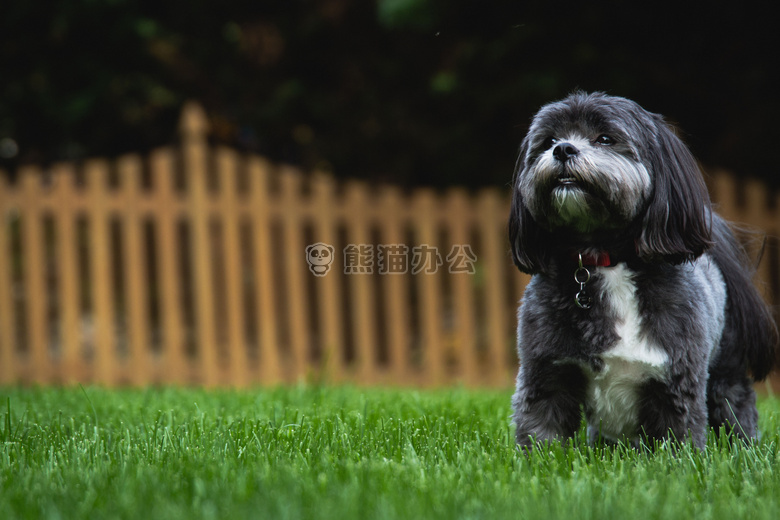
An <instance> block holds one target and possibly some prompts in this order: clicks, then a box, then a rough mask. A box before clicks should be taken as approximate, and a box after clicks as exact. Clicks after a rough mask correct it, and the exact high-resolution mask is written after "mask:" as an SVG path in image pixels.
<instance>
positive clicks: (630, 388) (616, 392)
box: [587, 264, 668, 440]
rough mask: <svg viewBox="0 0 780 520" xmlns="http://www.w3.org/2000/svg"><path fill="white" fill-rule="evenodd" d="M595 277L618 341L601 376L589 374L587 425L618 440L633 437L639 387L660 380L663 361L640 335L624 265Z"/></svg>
mask: <svg viewBox="0 0 780 520" xmlns="http://www.w3.org/2000/svg"><path fill="white" fill-rule="evenodd" d="M600 273H601V275H602V279H603V281H604V293H605V297H606V298H605V300H606V302H607V304H608V305H609V306H610V308H611V310H612V312H613V313H614V315H615V317H616V321H615V329H616V332H617V334H618V336H619V337H620V339H619V340H618V342H617V343H616V344H615V345H614V346H613V347H612V348H610V349H609V350H608V351H606V352H604V353H603V354H602V355H601V359H602V361H603V362H604V364H603V368H602V369H601V370H599V371H597V372H596V371H591V370H588V375H589V379H590V381H589V385H588V397H587V399H588V408H589V410H590V417H589V422H590V426H591V427H592V428H596V429H597V430H598V431H599V433H601V435H603V436H604V437H608V438H611V439H616V440H617V439H620V438H622V437H624V436H628V437H633V436H634V435H635V433H636V428H637V423H638V416H637V401H638V399H639V387H640V385H641V384H642V383H644V382H645V381H647V379H649V378H651V377H661V376H662V375H663V373H664V370H665V367H666V364H667V363H668V356H667V355H666V352H664V351H663V349H661V348H660V346H658V345H656V344H654V343H653V341H652V340H651V339H650V338H648V337H647V336H646V335H645V334H644V333H643V328H642V318H641V316H640V314H639V305H638V300H637V296H636V285H635V284H634V281H633V278H632V276H633V273H632V272H631V271H630V270H629V269H628V268H627V267H626V265H625V264H618V265H616V266H615V267H611V268H603V269H600Z"/></svg>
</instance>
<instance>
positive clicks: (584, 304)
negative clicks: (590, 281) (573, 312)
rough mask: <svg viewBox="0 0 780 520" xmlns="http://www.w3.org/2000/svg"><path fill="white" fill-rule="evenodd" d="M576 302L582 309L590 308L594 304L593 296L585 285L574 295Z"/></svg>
mask: <svg viewBox="0 0 780 520" xmlns="http://www.w3.org/2000/svg"><path fill="white" fill-rule="evenodd" d="M574 303H576V304H577V307H579V308H580V309H590V307H591V306H592V305H593V298H591V296H590V294H588V293H587V292H586V291H585V288H584V287H583V288H582V289H581V290H580V291H579V292H578V293H577V294H575V295H574Z"/></svg>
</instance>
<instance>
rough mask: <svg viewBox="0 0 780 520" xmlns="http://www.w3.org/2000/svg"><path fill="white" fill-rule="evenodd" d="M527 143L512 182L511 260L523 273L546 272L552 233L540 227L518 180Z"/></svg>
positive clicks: (522, 169) (523, 168)
mask: <svg viewBox="0 0 780 520" xmlns="http://www.w3.org/2000/svg"><path fill="white" fill-rule="evenodd" d="M527 149H528V143H527V141H523V144H522V146H521V148H520V154H519V158H518V161H517V167H516V171H515V177H514V179H513V181H512V205H511V209H510V211H509V226H508V230H509V244H510V246H511V248H512V260H513V261H514V263H515V265H516V266H517V267H518V269H520V270H521V271H523V272H524V273H529V274H535V273H539V272H542V271H545V267H546V266H549V265H550V256H551V255H550V253H551V251H550V247H551V241H550V237H549V233H547V232H546V231H545V230H544V229H542V228H541V227H539V224H537V223H536V220H534V218H533V217H532V216H531V213H530V211H528V208H527V207H526V205H525V202H524V201H523V196H522V194H521V193H520V190H519V188H518V180H519V178H520V175H522V172H523V171H524V170H525V168H526V151H527Z"/></svg>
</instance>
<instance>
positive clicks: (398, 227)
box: [379, 186, 411, 384]
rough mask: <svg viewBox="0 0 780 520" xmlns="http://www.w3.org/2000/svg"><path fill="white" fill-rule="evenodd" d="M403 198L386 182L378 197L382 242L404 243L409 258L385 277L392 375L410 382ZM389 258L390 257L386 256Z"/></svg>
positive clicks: (408, 267)
mask: <svg viewBox="0 0 780 520" xmlns="http://www.w3.org/2000/svg"><path fill="white" fill-rule="evenodd" d="M402 212H403V208H402V199H401V194H400V192H399V190H398V189H397V188H394V187H390V186H387V187H385V188H384V190H383V191H382V194H381V195H380V199H379V213H380V214H381V215H382V216H383V218H382V219H381V220H380V222H379V233H380V238H381V240H382V243H383V245H387V246H402V247H401V252H402V253H405V254H406V259H405V260H406V262H405V264H404V265H402V268H401V269H400V270H401V271H403V272H401V273H398V274H388V275H386V276H383V277H382V288H383V292H384V295H383V296H384V298H385V302H386V304H385V323H386V327H387V345H388V348H387V350H388V352H387V354H388V364H389V371H390V376H391V379H392V380H393V381H395V382H397V383H399V384H401V383H409V382H411V378H410V376H409V370H410V368H411V366H410V355H409V354H410V353H409V340H410V338H411V331H410V327H409V305H408V302H409V288H408V284H409V276H410V273H409V271H410V269H411V266H410V265H409V253H410V251H409V250H408V249H406V250H405V249H403V248H404V247H406V248H408V247H409V246H408V244H406V243H405V240H404V236H403V220H402ZM386 261H387V260H386Z"/></svg>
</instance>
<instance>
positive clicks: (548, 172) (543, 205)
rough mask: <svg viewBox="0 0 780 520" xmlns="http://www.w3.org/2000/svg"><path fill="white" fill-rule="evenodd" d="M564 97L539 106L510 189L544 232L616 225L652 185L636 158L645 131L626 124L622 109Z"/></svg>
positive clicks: (637, 205)
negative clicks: (513, 188)
mask: <svg viewBox="0 0 780 520" xmlns="http://www.w3.org/2000/svg"><path fill="white" fill-rule="evenodd" d="M567 101H568V100H567ZM567 101H564V102H560V103H554V104H551V105H548V106H546V107H545V108H543V109H542V111H541V112H539V114H538V115H537V116H536V118H535V119H534V122H533V125H532V127H531V130H530V132H529V133H528V138H527V147H526V151H525V157H524V158H523V160H524V163H523V164H524V167H523V169H522V170H521V171H520V175H519V178H518V185H517V189H518V190H520V193H521V195H522V197H523V200H525V201H526V205H527V207H528V210H529V212H530V213H531V215H532V216H533V217H534V219H536V221H537V223H539V225H541V226H543V227H545V228H547V229H548V230H554V229H556V228H560V227H566V228H571V229H573V230H575V231H578V232H583V233H588V232H592V231H594V230H598V229H603V228H618V227H624V226H625V225H626V224H627V223H629V222H631V221H632V220H633V219H634V218H635V217H636V215H637V213H638V212H639V211H640V210H641V209H642V208H643V207H644V206H645V205H646V203H647V200H648V199H649V197H650V194H651V190H652V180H651V178H650V172H648V169H647V167H646V166H645V165H644V164H643V163H642V161H641V159H640V156H641V153H642V150H641V148H642V143H643V138H644V137H645V136H643V135H642V132H641V128H631V127H636V123H635V121H636V118H635V116H632V115H630V114H629V112H628V111H627V110H625V107H620V106H616V104H615V103H611V104H608V105H599V104H595V103H591V104H590V106H587V107H585V106H580V107H577V106H574V105H573V104H572V103H571V102H567ZM628 125H631V126H628Z"/></svg>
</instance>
